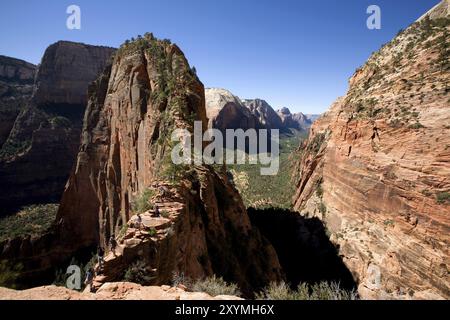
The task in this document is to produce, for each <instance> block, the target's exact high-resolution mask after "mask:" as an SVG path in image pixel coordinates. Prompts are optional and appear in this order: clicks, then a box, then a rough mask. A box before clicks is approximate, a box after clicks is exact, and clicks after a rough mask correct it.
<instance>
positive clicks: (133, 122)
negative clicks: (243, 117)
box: [58, 34, 280, 291]
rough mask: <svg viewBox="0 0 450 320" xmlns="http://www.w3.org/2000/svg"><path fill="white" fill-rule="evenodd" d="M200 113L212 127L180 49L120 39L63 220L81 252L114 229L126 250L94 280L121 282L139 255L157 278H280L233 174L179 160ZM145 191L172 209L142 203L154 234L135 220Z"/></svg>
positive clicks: (249, 283)
mask: <svg viewBox="0 0 450 320" xmlns="http://www.w3.org/2000/svg"><path fill="white" fill-rule="evenodd" d="M194 119H196V120H198V121H202V122H203V125H204V126H203V127H204V128H205V129H206V128H207V118H206V111H205V94H204V87H203V85H202V83H201V82H200V81H199V80H198V78H197V77H196V76H195V73H193V72H192V71H191V69H190V67H189V64H188V62H187V61H186V59H185V57H184V55H183V53H182V52H181V51H180V49H179V48H178V47H177V46H175V45H172V44H170V43H169V42H167V41H158V40H156V39H154V38H153V37H152V36H151V35H149V34H148V35H146V37H145V38H142V39H138V40H136V41H134V42H131V43H128V44H126V45H124V46H122V47H121V49H120V50H119V51H118V53H117V55H116V57H115V60H114V63H113V64H112V67H111V68H110V69H109V70H107V72H106V73H105V74H103V75H102V76H101V77H100V78H99V79H98V80H97V81H96V83H95V84H94V85H93V86H92V87H91V88H90V99H89V104H88V108H87V111H86V115H85V120H84V127H83V132H82V144H81V148H80V152H79V154H78V157H77V163H76V167H75V170H74V172H73V174H72V176H71V177H70V179H69V182H68V184H67V187H66V190H65V192H64V195H63V198H62V202H61V206H60V210H59V213H58V227H59V230H60V231H61V234H63V235H64V240H63V241H64V242H66V243H68V245H70V246H73V247H74V249H75V248H76V247H82V246H90V245H96V244H97V243H100V244H102V245H104V246H105V245H106V243H107V240H108V238H109V237H110V236H111V235H113V234H114V235H115V236H116V238H117V239H118V241H119V249H118V255H117V256H113V255H109V256H108V257H107V259H106V265H105V272H104V275H102V276H101V277H100V278H98V279H96V281H98V282H104V281H114V280H118V279H120V278H121V277H123V274H124V272H125V270H126V268H128V267H129V266H130V264H132V263H134V262H136V261H138V260H140V261H144V263H145V265H146V266H147V267H148V270H149V273H150V274H151V275H152V279H153V280H152V281H151V283H152V284H161V283H168V282H170V280H171V277H172V274H173V273H174V272H177V273H184V274H185V275H186V276H190V277H193V278H197V277H202V276H205V275H210V274H212V273H217V274H220V275H223V276H224V277H225V278H226V279H228V280H233V281H236V282H238V283H239V284H240V285H241V288H243V290H247V291H248V290H249V289H250V288H255V287H258V286H260V285H262V284H263V283H267V282H268V281H272V280H277V279H280V266H279V264H278V260H277V257H276V254H275V253H274V250H273V248H272V247H271V246H270V245H269V244H268V243H267V242H266V241H265V240H264V239H262V238H261V236H260V235H259V232H258V231H257V230H255V229H253V228H252V226H251V224H250V221H249V218H248V216H247V213H246V211H245V208H244V206H243V204H242V200H241V198H240V196H239V194H238V193H237V191H236V190H235V189H234V188H233V187H232V186H231V185H230V183H229V182H228V180H227V178H226V177H225V176H222V175H220V174H218V173H216V172H215V171H214V170H213V169H212V168H209V167H205V166H197V167H189V166H183V167H179V166H175V165H173V164H172V162H171V160H170V150H171V143H170V142H169V138H170V134H171V132H172V131H173V130H174V129H175V128H187V129H189V130H192V125H193V120H194ZM161 188H163V190H166V191H164V192H162V193H161ZM146 191H147V192H148V193H149V194H150V195H151V196H150V197H149V198H148V199H146V203H147V204H150V203H151V204H152V205H154V204H157V205H158V207H159V208H160V210H161V211H164V212H165V214H164V217H154V216H152V214H154V212H153V211H152V210H151V208H152V207H153V206H152V205H151V206H150V210H148V209H149V208H146V209H144V210H141V211H142V212H141V213H142V215H143V221H144V224H145V225H146V227H149V228H150V227H151V228H154V231H155V232H147V231H143V230H139V229H136V228H134V225H133V219H131V218H132V216H133V214H135V213H137V212H139V211H138V210H139V209H137V210H132V203H133V202H134V201H136V199H138V198H139V197H141V195H142V194H143V193H145V192H146ZM127 226H128V227H127ZM146 230H147V229H146Z"/></svg>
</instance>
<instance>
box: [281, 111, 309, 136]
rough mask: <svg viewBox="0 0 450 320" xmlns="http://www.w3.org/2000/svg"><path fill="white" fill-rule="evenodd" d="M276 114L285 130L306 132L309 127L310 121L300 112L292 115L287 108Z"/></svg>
mask: <svg viewBox="0 0 450 320" xmlns="http://www.w3.org/2000/svg"><path fill="white" fill-rule="evenodd" d="M277 113H278V115H279V117H280V119H281V123H282V125H283V126H284V127H285V128H292V129H297V130H304V131H306V130H308V129H309V128H310V127H311V124H312V121H311V120H310V119H308V117H306V116H305V115H304V114H303V113H301V112H298V113H294V114H292V113H291V111H290V110H289V109H288V108H281V109H280V110H278V111H277Z"/></svg>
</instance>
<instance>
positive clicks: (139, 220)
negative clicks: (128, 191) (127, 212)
mask: <svg viewBox="0 0 450 320" xmlns="http://www.w3.org/2000/svg"><path fill="white" fill-rule="evenodd" d="M137 227H138V229H139V230H141V229H142V216H141V214H140V213H138V215H137Z"/></svg>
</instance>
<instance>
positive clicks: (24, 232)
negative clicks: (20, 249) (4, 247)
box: [0, 203, 58, 241]
mask: <svg viewBox="0 0 450 320" xmlns="http://www.w3.org/2000/svg"><path fill="white" fill-rule="evenodd" d="M57 211H58V205H57V204H53V203H49V204H39V205H31V206H27V207H23V208H22V209H20V211H19V212H17V213H15V214H13V215H10V216H7V217H4V218H1V219H0V241H3V240H6V239H12V238H16V237H24V236H39V235H41V234H43V233H45V232H46V231H47V230H48V229H49V228H50V226H51V225H52V223H53V222H54V221H55V218H56V213H57Z"/></svg>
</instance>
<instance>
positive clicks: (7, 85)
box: [0, 56, 36, 149]
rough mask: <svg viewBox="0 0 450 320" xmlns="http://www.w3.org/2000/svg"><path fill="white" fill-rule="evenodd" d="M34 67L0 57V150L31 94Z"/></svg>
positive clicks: (23, 62) (21, 61) (20, 61)
mask: <svg viewBox="0 0 450 320" xmlns="http://www.w3.org/2000/svg"><path fill="white" fill-rule="evenodd" d="M35 72H36V66H35V65H33V64H31V63H28V62H25V61H23V60H19V59H14V58H10V57H5V56H0V149H1V147H2V145H3V144H4V143H5V141H6V139H7V138H8V136H9V133H10V131H11V129H12V127H13V125H14V122H15V120H16V118H17V116H18V115H19V113H20V111H21V110H22V108H23V107H24V106H25V104H26V103H27V102H28V99H30V97H31V94H32V93H33V82H34V75H35Z"/></svg>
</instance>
